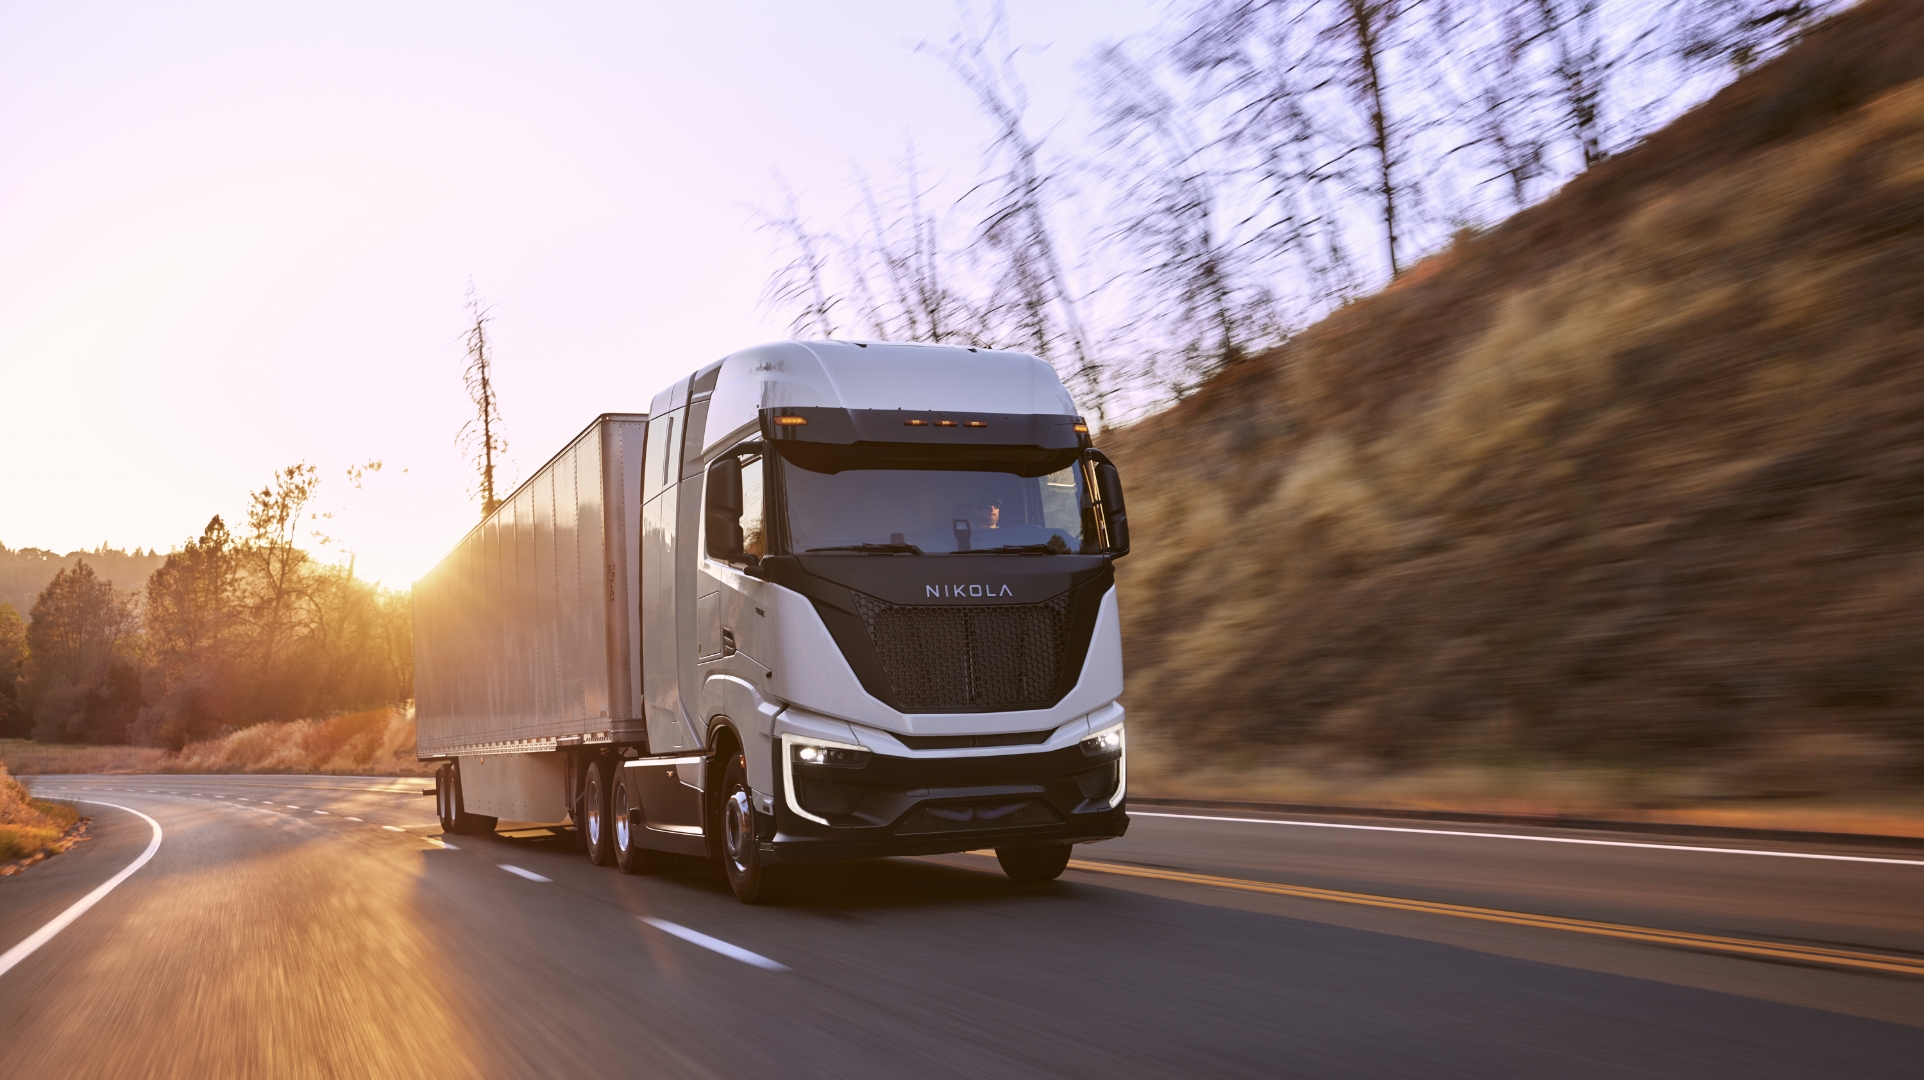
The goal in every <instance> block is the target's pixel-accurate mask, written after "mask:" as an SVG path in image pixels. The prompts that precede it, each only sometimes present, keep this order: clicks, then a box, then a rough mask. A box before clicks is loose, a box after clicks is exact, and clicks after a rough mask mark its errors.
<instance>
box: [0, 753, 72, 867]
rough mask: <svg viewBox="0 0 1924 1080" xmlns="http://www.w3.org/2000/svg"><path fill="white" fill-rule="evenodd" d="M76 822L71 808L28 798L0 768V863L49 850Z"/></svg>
mask: <svg viewBox="0 0 1924 1080" xmlns="http://www.w3.org/2000/svg"><path fill="white" fill-rule="evenodd" d="M79 820H80V812H79V811H77V810H75V809H73V808H72V807H69V806H62V805H61V804H59V803H53V802H48V801H46V800H45V799H35V798H32V797H31V796H29V795H28V794H27V789H26V788H23V787H21V786H20V782H19V781H18V780H15V779H14V778H13V777H11V776H9V775H7V767H6V766H5V765H0V863H5V862H12V861H13V860H15V859H24V858H26V857H28V856H30V855H33V854H34V853H36V852H39V851H42V850H44V849H47V848H51V847H53V846H54V845H55V844H56V843H57V842H58V841H59V840H60V838H61V837H62V836H63V835H65V833H66V831H67V830H68V829H70V828H72V827H73V825H74V823H75V822H77V821H79Z"/></svg>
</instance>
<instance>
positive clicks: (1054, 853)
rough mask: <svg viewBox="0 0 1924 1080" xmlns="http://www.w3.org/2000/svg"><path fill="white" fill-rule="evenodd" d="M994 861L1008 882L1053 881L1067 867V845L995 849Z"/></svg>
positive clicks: (1031, 845) (1034, 845)
mask: <svg viewBox="0 0 1924 1080" xmlns="http://www.w3.org/2000/svg"><path fill="white" fill-rule="evenodd" d="M995 861H996V862H999V863H1001V864H1002V872H1003V873H1005V874H1007V875H1009V880H1010V881H1054V880H1055V879H1056V878H1059V877H1061V876H1062V872H1063V871H1064V870H1066V869H1068V866H1069V845H1067V844H1028V845H1025V846H1023V847H999V848H996V849H995Z"/></svg>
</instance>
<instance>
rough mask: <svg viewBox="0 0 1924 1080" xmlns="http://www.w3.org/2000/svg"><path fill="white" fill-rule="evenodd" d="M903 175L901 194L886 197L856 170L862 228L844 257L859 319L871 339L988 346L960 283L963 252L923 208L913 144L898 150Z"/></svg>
mask: <svg viewBox="0 0 1924 1080" xmlns="http://www.w3.org/2000/svg"><path fill="white" fill-rule="evenodd" d="M901 176H902V184H901V189H900V191H899V193H896V194H895V195H893V196H892V197H886V196H878V195H877V193H876V191H875V188H874V187H873V186H872V185H871V184H870V183H869V182H868V178H867V177H866V176H862V175H860V174H859V173H858V175H857V186H858V187H859V188H860V191H861V195H862V203H861V208H862V211H863V213H864V216H865V218H866V220H867V231H866V233H864V234H862V235H860V236H858V237H857V238H856V239H855V240H854V241H853V242H852V243H850V244H849V245H848V248H847V255H848V260H849V264H850V265H849V271H850V273H851V275H852V277H853V279H854V281H855V284H856V292H857V294H858V295H857V303H858V305H859V306H860V307H861V309H862V313H863V317H864V318H865V319H867V321H868V322H869V324H870V325H871V326H872V327H874V329H875V333H876V336H877V337H883V338H895V339H898V340H902V341H928V342H935V343H938V344H941V343H945V342H961V343H965V344H970V345H987V344H990V339H991V337H992V336H993V332H992V330H991V329H990V327H989V326H988V325H987V323H986V321H985V315H986V313H985V312H984V310H983V309H982V308H981V307H980V306H979V305H978V304H976V303H975V302H973V301H972V300H970V299H969V297H968V296H967V295H966V294H965V293H964V292H963V291H962V289H961V288H960V282H961V280H962V279H963V277H964V274H965V272H966V271H967V269H968V256H967V254H966V253H963V252H958V251H954V250H952V249H951V248H950V247H949V246H948V243H947V234H948V232H949V229H948V228H947V226H946V223H945V221H944V220H943V219H941V218H939V217H938V216H936V215H935V214H933V213H931V212H929V211H928V210H926V209H924V200H925V199H926V198H927V197H928V194H929V193H928V190H927V189H925V188H924V187H923V185H922V180H921V174H920V172H919V171H918V169H917V168H916V162H915V146H914V144H913V143H911V144H910V145H909V146H908V147H907V149H906V150H905V151H904V153H903V157H902V167H901ZM885 200H886V201H885ZM878 285H879V286H880V288H879V289H878V288H877V286H878Z"/></svg>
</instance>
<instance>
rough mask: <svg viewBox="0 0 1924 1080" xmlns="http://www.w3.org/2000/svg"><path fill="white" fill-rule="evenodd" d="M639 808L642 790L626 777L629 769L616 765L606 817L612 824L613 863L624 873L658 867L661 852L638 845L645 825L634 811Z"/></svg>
mask: <svg viewBox="0 0 1924 1080" xmlns="http://www.w3.org/2000/svg"><path fill="white" fill-rule="evenodd" d="M640 809H641V792H640V790H639V789H637V788H636V787H635V784H634V781H632V780H630V779H628V770H627V769H624V768H621V767H619V766H617V767H616V768H615V786H614V789H613V790H612V791H611V792H609V795H608V816H609V818H610V819H611V824H613V826H614V834H615V865H616V866H618V867H620V868H621V872H622V873H624V874H647V873H652V872H653V871H655V870H656V869H658V868H659V866H660V864H661V855H660V853H659V852H655V851H650V850H649V849H647V848H645V847H642V846H641V830H642V829H643V828H645V827H646V826H644V825H642V824H641V823H640V821H639V820H637V819H638V818H639V816H640V815H639V814H637V813H636V811H638V810H640Z"/></svg>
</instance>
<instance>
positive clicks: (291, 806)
mask: <svg viewBox="0 0 1924 1080" xmlns="http://www.w3.org/2000/svg"><path fill="white" fill-rule="evenodd" d="M287 808H288V809H289V810H299V809H300V807H298V806H295V805H294V804H293V803H288V804H287Z"/></svg>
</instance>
